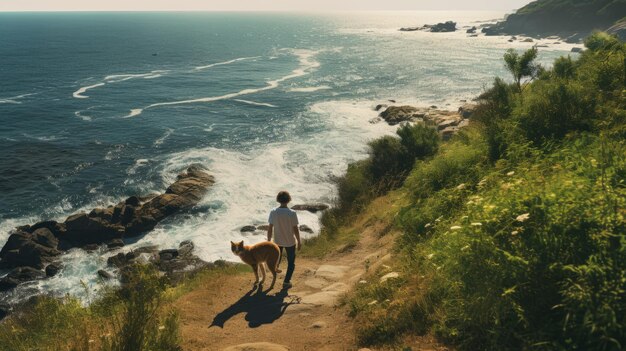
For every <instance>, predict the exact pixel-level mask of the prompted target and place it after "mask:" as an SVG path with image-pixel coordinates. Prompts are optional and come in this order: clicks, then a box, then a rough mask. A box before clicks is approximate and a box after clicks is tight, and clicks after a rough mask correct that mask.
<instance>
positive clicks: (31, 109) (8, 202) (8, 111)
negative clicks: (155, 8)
mask: <svg viewBox="0 0 626 351" xmlns="http://www.w3.org/2000/svg"><path fill="white" fill-rule="evenodd" d="M501 15H502V14H497V13H441V12H429V13H355V14H333V15H321V14H318V15H304V14H289V13H283V14H241V13H2V14H0V122H1V123H0V150H1V151H0V244H1V243H3V242H4V240H6V238H7V237H8V232H9V230H10V229H11V228H13V227H14V226H16V225H21V224H27V223H33V222H36V221H38V220H42V219H48V218H53V219H58V220H62V219H64V218H65V217H66V216H67V215H68V214H71V213H74V212H76V211H79V210H89V209H90V208H93V207H95V206H104V205H109V204H112V203H115V202H117V201H119V200H120V199H123V198H125V197H127V196H129V195H134V194H146V193H150V192H161V191H163V190H164V189H165V187H167V185H168V184H169V183H171V182H172V181H173V179H174V177H175V175H176V174H177V172H179V171H181V170H183V169H184V168H185V167H186V166H187V165H189V164H191V163H193V162H200V163H202V164H204V165H205V166H206V167H207V168H208V169H209V170H210V171H211V173H213V174H214V175H215V176H216V179H217V184H216V185H215V187H214V188H212V190H211V191H210V192H209V193H208V194H207V196H206V198H205V200H204V201H203V202H202V203H201V205H200V206H199V208H198V209H197V210H196V211H194V212H193V213H191V214H186V215H181V216H178V217H176V218H174V219H171V220H169V221H166V222H164V223H162V224H160V225H159V226H158V227H157V228H156V230H155V231H153V232H151V233H149V234H148V235H146V236H145V237H143V238H141V239H140V240H139V241H138V242H136V243H132V244H131V245H129V246H128V247H127V249H128V248H132V247H136V246H141V245H147V244H158V245H161V246H174V245H177V244H178V243H179V242H180V241H182V240H186V239H191V240H194V242H195V243H196V245H197V246H198V253H199V254H200V256H201V257H202V258H204V259H207V260H214V259H218V258H230V256H229V254H228V252H229V249H228V246H227V245H225V243H227V241H228V240H230V239H239V238H241V237H242V236H244V235H243V234H241V233H240V232H239V228H240V227H241V226H243V225H246V224H255V223H262V222H264V221H265V220H266V214H267V212H268V209H269V208H271V206H273V205H274V203H273V197H274V194H275V193H276V192H277V191H278V190H281V189H289V190H290V191H291V192H292V194H293V196H294V201H295V202H305V201H322V202H331V201H332V198H333V196H334V191H335V190H334V188H333V185H332V183H331V181H330V180H331V179H332V177H333V176H336V175H339V174H341V173H342V172H343V171H344V170H345V167H346V165H347V163H348V162H350V161H353V160H356V159H359V158H362V157H364V156H365V154H366V148H365V145H366V142H367V141H368V140H371V139H372V138H375V137H377V136H380V135H384V134H388V133H392V132H393V128H391V127H389V126H385V125H383V124H370V123H369V122H368V121H369V120H370V119H372V118H373V117H375V116H376V112H374V111H373V110H372V107H373V106H374V105H376V104H377V103H380V102H385V101H386V100H388V99H395V100H397V101H398V103H413V104H421V105H432V104H436V105H439V106H448V107H449V108H456V107H457V106H458V105H459V104H460V100H461V99H471V98H472V97H474V96H476V95H477V94H479V93H480V92H481V90H482V89H483V87H485V86H486V85H488V84H489V83H490V81H491V80H492V79H493V77H495V76H505V75H506V72H505V70H504V67H503V65H502V62H501V57H502V54H503V53H504V51H505V50H506V49H507V48H509V47H516V48H520V49H522V48H528V47H530V46H531V45H532V44H528V43H524V44H521V43H515V44H511V43H508V42H507V41H506V39H508V38H502V37H500V38H498V37H496V38H485V37H480V38H468V37H467V36H466V35H465V32H464V31H459V32H457V33H449V34H448V33H446V34H430V33H415V32H412V33H401V32H398V31H397V29H398V28H399V27H402V26H415V25H419V24H424V23H435V22H438V21H443V20H448V19H454V20H457V21H459V23H460V25H461V26H463V25H474V24H476V22H475V21H479V20H488V19H493V18H497V17H499V16H501ZM569 50H570V47H569V46H566V45H565V44H560V45H551V47H550V48H547V49H542V50H541V53H540V57H541V61H542V62H544V63H546V64H547V63H549V62H551V61H552V60H553V59H554V58H555V57H557V56H559V55H562V54H563V53H565V52H568V51H569ZM301 222H303V223H306V224H308V225H309V226H311V227H312V228H314V229H315V230H316V231H317V230H318V229H319V225H318V223H317V217H316V216H315V215H312V214H308V213H306V214H304V213H303V214H302V215H301ZM244 238H245V239H246V240H248V241H252V242H254V241H259V240H261V239H262V236H261V235H256V236H255V235H251V234H248V235H246V236H244ZM63 259H64V261H66V262H67V263H68V264H66V269H65V270H64V271H62V272H61V274H60V275H59V276H58V277H55V278H53V279H50V280H47V281H45V282H39V283H37V284H38V285H37V286H35V287H34V288H35V289H48V290H52V291H55V292H59V293H62V292H67V291H70V292H73V293H80V291H79V290H80V289H81V288H80V287H79V286H80V284H77V282H78V281H80V280H82V281H83V282H87V283H89V284H91V283H93V284H95V274H94V272H95V271H96V270H97V269H99V268H102V267H104V266H105V265H106V255H102V256H99V255H98V254H86V253H84V252H82V251H80V250H79V251H72V252H70V253H69V254H68V255H66V256H65V257H64V258H63ZM77 286H78V288H77Z"/></svg>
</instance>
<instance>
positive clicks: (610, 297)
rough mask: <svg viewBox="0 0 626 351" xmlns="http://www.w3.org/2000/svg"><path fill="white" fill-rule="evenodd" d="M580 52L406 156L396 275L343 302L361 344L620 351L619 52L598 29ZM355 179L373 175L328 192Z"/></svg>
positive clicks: (624, 341) (494, 95) (625, 116)
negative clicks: (411, 337) (434, 342)
mask: <svg viewBox="0 0 626 351" xmlns="http://www.w3.org/2000/svg"><path fill="white" fill-rule="evenodd" d="M586 46H587V48H588V50H586V51H585V52H584V53H583V54H582V55H581V56H580V58H578V59H572V58H570V57H564V58H560V59H557V60H556V62H555V63H554V65H553V68H552V69H550V70H542V71H540V72H539V73H538V74H537V75H536V77H535V79H534V80H533V81H532V82H526V83H524V82H522V80H521V79H520V80H519V82H520V83H519V85H518V84H517V82H516V83H513V84H508V83H506V82H505V81H503V80H502V79H496V80H495V82H494V84H493V86H492V87H491V88H490V89H488V91H486V92H485V93H484V94H483V95H482V96H481V101H480V105H479V108H478V110H477V112H476V113H475V116H474V117H473V118H474V122H473V124H472V125H471V126H470V127H469V128H467V129H466V130H465V131H463V132H462V133H461V134H460V135H458V136H457V137H456V138H454V139H453V140H452V141H451V142H448V143H444V144H442V145H440V146H439V148H438V152H437V153H435V154H434V155H432V154H431V155H432V156H431V155H424V156H425V157H421V158H417V161H416V162H415V164H414V165H413V167H412V169H411V171H410V172H408V174H407V177H406V180H405V181H404V182H403V183H402V185H401V186H400V187H399V188H398V189H397V190H396V192H400V193H402V194H404V197H405V198H408V199H409V200H408V201H409V204H408V205H407V206H405V207H404V208H403V209H402V210H400V211H399V213H398V214H397V217H396V218H397V219H396V225H397V226H398V228H399V229H400V230H402V232H403V234H402V235H401V236H400V238H399V240H398V254H397V260H396V263H395V269H398V270H401V271H402V274H401V278H400V279H397V280H391V281H389V280H388V281H386V282H383V283H381V282H378V280H377V279H370V281H371V283H368V284H360V285H359V287H357V290H356V292H355V293H354V294H353V296H352V297H351V298H350V299H349V301H348V305H349V306H350V311H351V312H350V313H351V315H352V316H354V317H355V318H356V320H357V325H358V328H357V334H358V335H357V337H358V340H359V342H360V343H361V344H364V345H372V344H386V343H394V342H398V340H401V339H402V337H403V335H406V334H413V333H418V334H423V333H427V332H430V333H433V334H435V335H436V336H437V337H439V338H440V340H442V341H445V342H447V343H450V344H453V345H456V346H457V347H458V348H459V349H461V350H519V349H542V350H543V349H545V350H554V349H567V350H575V349H577V350H620V349H623V348H625V347H626V220H625V216H626V142H625V140H626V138H625V137H626V123H625V122H626V84H625V83H626V79H625V78H626V63H625V60H624V59H625V56H624V53H625V49H626V46H625V45H624V44H623V43H621V42H619V41H618V40H617V39H616V38H614V37H611V36H608V35H606V34H604V33H596V34H594V35H593V36H591V37H589V38H588V39H587V40H586ZM507 55H509V56H511V54H510V53H508V54H507ZM524 55H529V56H532V53H525V54H522V55H521V56H517V58H516V60H517V59H519V57H524ZM511 61H512V60H511ZM530 61H532V60H530ZM531 63H532V62H531ZM508 64H509V62H508V61H507V65H508ZM511 66H515V65H511ZM512 73H513V74H514V80H515V81H518V77H517V76H516V75H515V72H514V70H512ZM372 145H373V146H374V145H378V146H380V145H383V144H382V143H378V142H374V143H372ZM384 145H387V144H384ZM372 150H373V156H372V157H371V158H370V160H368V161H364V163H363V164H368V163H371V162H374V160H375V159H376V158H375V157H374V150H375V149H374V148H373V149H372ZM377 152H379V153H381V154H385V152H384V151H382V150H378V151H377ZM392 154H393V152H392ZM389 157H390V156H388V157H386V158H385V162H386V163H387V164H393V160H390V159H389ZM358 170H361V173H359V171H358ZM353 179H358V180H359V182H360V184H365V183H368V182H372V181H373V178H372V177H371V174H369V173H367V167H360V168H357V167H352V168H351V169H350V170H349V172H348V176H347V177H346V178H344V179H342V181H341V182H340V183H339V184H340V187H344V188H346V187H347V188H351V189H364V188H363V187H362V186H358V187H351V186H348V185H346V184H344V183H348V184H351V181H352V180H353ZM359 196H365V195H363V191H361V192H360V193H356V194H355V193H351V198H353V199H354V198H359ZM365 197H367V196H365ZM340 203H344V201H340ZM372 301H377V302H378V303H371V302H372Z"/></svg>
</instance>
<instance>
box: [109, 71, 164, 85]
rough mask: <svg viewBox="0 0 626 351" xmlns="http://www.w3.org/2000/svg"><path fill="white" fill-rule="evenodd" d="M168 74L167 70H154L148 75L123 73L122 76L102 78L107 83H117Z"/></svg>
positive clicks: (112, 75) (114, 75) (113, 75)
mask: <svg viewBox="0 0 626 351" xmlns="http://www.w3.org/2000/svg"><path fill="white" fill-rule="evenodd" d="M166 72H169V71H168V70H155V71H150V72H148V73H123V74H111V75H108V76H106V77H104V80H105V81H106V82H107V83H119V82H124V81H127V80H130V79H135V78H144V79H154V78H158V77H161V76H162V74H163V73H166Z"/></svg>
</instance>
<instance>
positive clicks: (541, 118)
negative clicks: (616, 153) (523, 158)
mask: <svg viewBox="0 0 626 351" xmlns="http://www.w3.org/2000/svg"><path fill="white" fill-rule="evenodd" d="M595 104H596V102H595V99H594V97H593V96H589V94H588V93H587V91H586V89H585V88H584V87H583V86H582V85H581V84H580V83H578V82H574V81H569V82H565V81H556V82H544V81H538V82H536V84H534V85H533V86H532V89H531V91H529V93H528V94H526V95H525V96H524V104H523V105H521V106H519V107H518V109H517V110H516V111H515V112H516V114H517V118H518V120H519V127H520V129H521V130H522V132H523V133H524V135H525V136H526V137H527V138H528V140H530V141H532V142H533V143H535V145H540V144H542V143H543V142H545V141H547V140H550V139H562V138H563V137H564V136H565V135H566V134H567V133H569V132H571V131H582V130H590V129H591V128H592V127H593V125H594V120H595V118H596V117H595Z"/></svg>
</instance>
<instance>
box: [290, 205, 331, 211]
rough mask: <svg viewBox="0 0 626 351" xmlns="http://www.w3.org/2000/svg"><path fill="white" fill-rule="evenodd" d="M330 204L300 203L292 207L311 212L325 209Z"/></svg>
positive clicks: (295, 209) (296, 209)
mask: <svg viewBox="0 0 626 351" xmlns="http://www.w3.org/2000/svg"><path fill="white" fill-rule="evenodd" d="M329 207H330V206H328V205H326V204H299V205H293V206H291V209H292V210H294V211H309V212H311V213H316V212H319V211H325V210H327V209H328V208H329Z"/></svg>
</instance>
